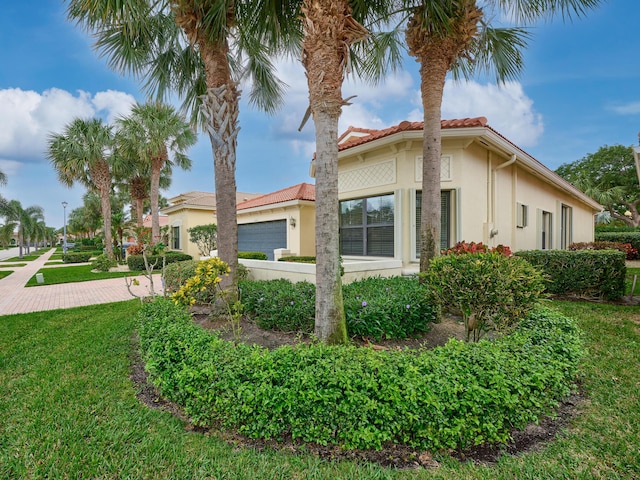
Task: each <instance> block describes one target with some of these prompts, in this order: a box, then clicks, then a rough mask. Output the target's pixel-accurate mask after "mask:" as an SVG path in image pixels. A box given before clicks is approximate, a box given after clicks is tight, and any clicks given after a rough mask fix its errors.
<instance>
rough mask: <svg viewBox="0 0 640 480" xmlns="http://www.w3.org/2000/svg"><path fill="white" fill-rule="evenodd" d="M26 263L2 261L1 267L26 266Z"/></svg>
mask: <svg viewBox="0 0 640 480" xmlns="http://www.w3.org/2000/svg"><path fill="white" fill-rule="evenodd" d="M25 265H26V263H4V262H0V267H1V268H7V267H24V266H25Z"/></svg>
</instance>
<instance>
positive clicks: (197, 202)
mask: <svg viewBox="0 0 640 480" xmlns="http://www.w3.org/2000/svg"><path fill="white" fill-rule="evenodd" d="M261 195H262V194H259V193H244V192H237V193H236V203H240V202H244V201H245V200H249V199H251V198H255V197H259V196H261ZM168 201H169V206H168V207H165V208H163V209H162V210H161V213H162V214H163V215H166V216H167V225H168V226H169V248H170V249H171V250H175V251H178V252H182V253H186V254H187V255H191V256H192V257H193V258H199V257H200V252H199V250H198V247H197V245H196V244H194V243H191V242H190V241H189V233H188V232H187V230H189V229H190V228H193V227H196V226H198V225H208V224H210V223H216V224H217V223H218V222H217V220H216V195H215V193H209V192H197V191H193V192H186V193H181V194H180V195H177V196H175V197H172V198H169V199H168Z"/></svg>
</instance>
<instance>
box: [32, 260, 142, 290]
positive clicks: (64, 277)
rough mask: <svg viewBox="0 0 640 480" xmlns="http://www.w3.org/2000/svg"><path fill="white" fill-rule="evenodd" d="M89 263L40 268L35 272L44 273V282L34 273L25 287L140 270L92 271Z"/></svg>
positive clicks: (86, 279)
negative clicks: (38, 280) (39, 280)
mask: <svg viewBox="0 0 640 480" xmlns="http://www.w3.org/2000/svg"><path fill="white" fill-rule="evenodd" d="M91 269H92V267H91V265H74V266H69V267H56V268H41V269H40V270H38V272H37V273H42V274H43V275H44V283H40V284H39V283H38V282H37V281H36V276H35V275H34V276H33V277H31V278H30V279H29V281H28V282H27V285H26V286H27V287H33V286H39V285H54V284H56V283H72V282H86V281H88V280H103V279H105V278H120V277H126V276H136V275H140V272H92V271H91Z"/></svg>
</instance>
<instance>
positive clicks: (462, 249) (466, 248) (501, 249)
mask: <svg viewBox="0 0 640 480" xmlns="http://www.w3.org/2000/svg"><path fill="white" fill-rule="evenodd" d="M493 252H497V253H501V254H502V255H504V256H505V257H510V256H511V254H512V252H511V248H509V247H508V246H506V245H498V246H496V247H493V248H491V249H490V248H489V247H487V246H486V245H485V244H483V243H482V242H478V243H476V242H469V243H467V242H465V241H464V240H463V241H462V242H458V243H456V244H455V245H454V246H453V247H451V248H448V249H447V250H443V251H442V255H463V254H466V253H493Z"/></svg>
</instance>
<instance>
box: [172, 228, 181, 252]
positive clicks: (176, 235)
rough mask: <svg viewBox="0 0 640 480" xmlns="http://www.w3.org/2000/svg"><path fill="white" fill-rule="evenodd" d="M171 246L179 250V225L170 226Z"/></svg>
mask: <svg viewBox="0 0 640 480" xmlns="http://www.w3.org/2000/svg"><path fill="white" fill-rule="evenodd" d="M171 248H172V249H173V250H180V227H171Z"/></svg>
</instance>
